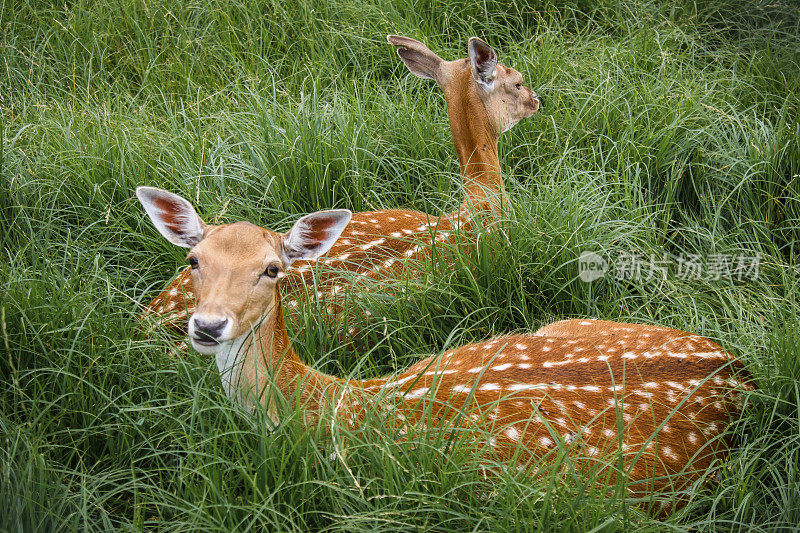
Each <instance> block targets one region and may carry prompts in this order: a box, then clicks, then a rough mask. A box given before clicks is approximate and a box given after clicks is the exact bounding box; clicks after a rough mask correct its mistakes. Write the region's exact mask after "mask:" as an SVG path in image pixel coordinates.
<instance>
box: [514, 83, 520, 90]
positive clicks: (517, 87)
mask: <svg viewBox="0 0 800 533" xmlns="http://www.w3.org/2000/svg"><path fill="white" fill-rule="evenodd" d="M514 87H516V89H517V90H518V91H520V90H522V83H516V84H514Z"/></svg>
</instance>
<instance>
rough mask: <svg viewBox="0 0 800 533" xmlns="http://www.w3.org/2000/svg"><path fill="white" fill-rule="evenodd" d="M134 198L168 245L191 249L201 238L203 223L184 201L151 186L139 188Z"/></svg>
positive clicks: (187, 202) (189, 204) (175, 195)
mask: <svg viewBox="0 0 800 533" xmlns="http://www.w3.org/2000/svg"><path fill="white" fill-rule="evenodd" d="M136 196H137V197H138V198H139V202H141V204H142V207H144V210H145V211H146V212H147V215H148V216H149V217H150V220H152V221H153V225H154V226H155V227H156V229H157V230H158V232H159V233H161V235H163V236H164V238H165V239H167V240H168V241H169V242H171V243H172V244H175V245H177V246H182V247H183V248H193V247H194V246H195V245H196V244H197V243H198V242H200V240H201V239H202V238H203V221H202V220H200V217H199V216H198V215H197V211H195V210H194V207H193V206H192V204H191V203H189V201H188V200H186V199H185V198H183V197H181V196H178V195H177V194H173V193H171V192H168V191H164V190H161V189H156V188H155V187H139V188H137V189H136Z"/></svg>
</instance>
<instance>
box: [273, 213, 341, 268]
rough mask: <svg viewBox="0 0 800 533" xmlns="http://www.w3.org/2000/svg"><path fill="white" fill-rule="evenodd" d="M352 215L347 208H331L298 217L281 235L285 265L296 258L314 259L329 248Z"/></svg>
mask: <svg viewBox="0 0 800 533" xmlns="http://www.w3.org/2000/svg"><path fill="white" fill-rule="evenodd" d="M352 216H353V213H351V212H350V211H349V210H347V209H332V210H330V211H317V212H316V213H310V214H308V215H306V216H304V217H302V218H300V219H299V220H298V221H297V222H295V223H294V226H292V229H290V230H289V232H288V233H286V235H284V236H283V255H284V257H283V259H284V262H285V263H286V266H289V265H291V264H292V263H294V262H295V261H297V260H298V259H315V258H317V257H319V256H321V255H323V254H324V253H325V252H327V251H328V250H330V249H331V246H333V243H335V242H336V239H338V238H339V235H341V234H342V231H344V228H345V227H346V226H347V224H348V222H350V218H351V217H352Z"/></svg>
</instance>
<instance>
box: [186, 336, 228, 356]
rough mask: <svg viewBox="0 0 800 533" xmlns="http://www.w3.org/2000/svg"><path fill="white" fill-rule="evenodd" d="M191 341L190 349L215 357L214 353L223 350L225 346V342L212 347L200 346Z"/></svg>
mask: <svg viewBox="0 0 800 533" xmlns="http://www.w3.org/2000/svg"><path fill="white" fill-rule="evenodd" d="M191 341H192V348H194V349H195V350H196V351H197V352H199V353H201V354H203V355H216V353H217V352H219V351H220V350H221V349H223V348H224V347H225V345H226V344H227V343H226V342H221V343H219V344H216V345H214V346H204V345H202V344H198V343H196V342H195V340H194V339H191Z"/></svg>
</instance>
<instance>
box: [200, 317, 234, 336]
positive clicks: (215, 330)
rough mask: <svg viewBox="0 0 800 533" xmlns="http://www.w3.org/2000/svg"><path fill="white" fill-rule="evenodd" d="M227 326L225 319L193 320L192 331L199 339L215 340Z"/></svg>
mask: <svg viewBox="0 0 800 533" xmlns="http://www.w3.org/2000/svg"><path fill="white" fill-rule="evenodd" d="M227 325H228V319H227V318H224V319H222V320H203V319H202V318H195V319H194V330H195V333H196V334H197V336H198V337H201V338H202V337H210V339H203V340H216V339H217V337H219V336H220V334H221V333H222V330H223V329H225V326H227Z"/></svg>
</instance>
